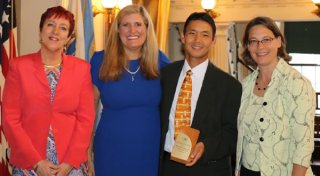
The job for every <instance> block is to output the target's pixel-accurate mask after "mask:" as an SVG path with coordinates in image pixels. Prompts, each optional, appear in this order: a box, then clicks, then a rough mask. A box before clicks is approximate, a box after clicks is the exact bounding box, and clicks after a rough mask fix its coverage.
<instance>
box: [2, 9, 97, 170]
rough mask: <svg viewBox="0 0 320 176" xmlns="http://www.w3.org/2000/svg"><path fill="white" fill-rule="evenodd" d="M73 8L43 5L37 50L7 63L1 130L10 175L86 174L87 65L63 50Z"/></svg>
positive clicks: (90, 118)
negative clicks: (7, 145)
mask: <svg viewBox="0 0 320 176" xmlns="http://www.w3.org/2000/svg"><path fill="white" fill-rule="evenodd" d="M73 29H74V19H73V15H72V13H70V12H69V11H67V10H65V9H64V8H63V7H61V6H57V7H52V8H49V9H47V11H46V12H45V13H43V14H42V16H41V21H40V44H41V48H40V50H39V51H38V52H37V53H32V54H28V55H25V56H21V57H18V58H15V59H13V60H12V62H11V63H10V68H9V73H8V76H7V79H6V83H5V87H4V96H3V129H4V132H5V136H6V138H7V140H8V142H9V146H10V148H11V154H10V162H11V164H12V165H13V166H14V167H13V175H19V176H20V175H22V176H24V175H26V176H27V175H59V176H60V175H77V176H78V175H80V176H81V175H86V166H85V163H86V161H87V149H88V146H89V141H90V136H91V132H92V128H93V123H94V103H93V88H92V83H91V77H90V66H89V64H88V63H86V62H85V61H83V60H81V59H78V58H76V57H73V56H67V55H65V54H64V53H63V47H64V46H65V45H66V43H67V42H68V40H69V39H70V37H71V34H72V32H73Z"/></svg>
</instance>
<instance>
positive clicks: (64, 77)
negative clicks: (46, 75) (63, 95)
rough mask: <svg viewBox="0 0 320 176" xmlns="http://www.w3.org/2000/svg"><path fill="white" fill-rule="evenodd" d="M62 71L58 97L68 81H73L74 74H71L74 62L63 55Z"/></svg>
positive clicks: (57, 91)
mask: <svg viewBox="0 0 320 176" xmlns="http://www.w3.org/2000/svg"><path fill="white" fill-rule="evenodd" d="M62 59H63V63H62V69H61V73H60V77H59V81H58V85H57V89H56V95H59V92H60V91H61V90H62V89H63V86H64V85H65V82H66V81H70V80H72V74H70V70H72V62H71V60H70V59H68V56H67V55H65V54H63V53H62Z"/></svg>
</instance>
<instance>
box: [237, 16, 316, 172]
mask: <svg viewBox="0 0 320 176" xmlns="http://www.w3.org/2000/svg"><path fill="white" fill-rule="evenodd" d="M243 46H244V52H243V54H242V56H243V59H244V60H245V61H246V62H247V63H248V64H249V65H251V66H253V67H256V70H255V71H253V72H252V73H251V74H250V75H249V76H248V77H247V78H245V79H244V81H243V84H242V86H243V94H242V98H241V106H240V111H239V117H238V118H239V119H238V144H237V160H236V174H237V175H241V176H243V175H245V176H251V175H252V176H255V175H257V176H258V175H261V176H312V175H313V174H312V171H311V168H310V160H311V154H312V152H313V148H314V141H313V135H314V113H315V92H314V90H313V88H312V86H311V84H310V82H309V80H308V79H307V78H305V77H304V76H302V75H301V74H300V73H299V72H298V71H296V70H295V69H294V68H292V67H291V66H290V65H288V63H287V62H288V61H290V59H291V58H290V56H289V55H288V54H287V52H286V50H285V49H286V45H285V39H284V37H283V35H282V34H281V32H280V30H279V28H278V27H277V25H276V24H275V23H274V21H273V20H272V19H270V18H268V17H256V18H254V19H252V20H251V21H250V22H249V23H248V25H247V27H246V30H245V34H244V37H243Z"/></svg>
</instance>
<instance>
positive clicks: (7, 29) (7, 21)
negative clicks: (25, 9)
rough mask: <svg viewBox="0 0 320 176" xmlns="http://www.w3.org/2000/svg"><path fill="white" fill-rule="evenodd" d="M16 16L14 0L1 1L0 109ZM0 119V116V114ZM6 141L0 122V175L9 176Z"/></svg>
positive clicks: (14, 43)
mask: <svg viewBox="0 0 320 176" xmlns="http://www.w3.org/2000/svg"><path fill="white" fill-rule="evenodd" d="M15 18H16V14H15V6H14V0H1V2H0V42H1V43H0V44H1V49H0V64H1V67H0V69H1V70H2V74H1V72H0V109H1V97H2V96H1V95H2V89H3V85H4V81H5V77H6V76H7V72H8V68H9V61H10V59H13V58H14V57H15V56H16V40H15V38H14V37H15V36H17V35H16V30H17V25H16V19H15ZM0 118H1V114H0ZM7 148H8V144H7V141H6V139H5V137H4V134H3V131H2V128H1V121H0V175H1V176H10V172H9V170H10V169H9V163H8V162H7V160H6V150H7Z"/></svg>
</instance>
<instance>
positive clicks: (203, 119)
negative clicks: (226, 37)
mask: <svg viewBox="0 0 320 176" xmlns="http://www.w3.org/2000/svg"><path fill="white" fill-rule="evenodd" d="M183 64H184V61H177V62H174V63H172V64H170V65H168V66H167V67H165V68H164V69H163V70H162V72H161V74H162V78H161V79H162V91H163V92H162V103H161V128H162V129H161V135H162V136H161V155H160V159H161V161H160V174H161V169H162V164H161V163H162V161H163V158H164V157H163V155H164V150H163V149H164V143H165V138H166V133H167V131H168V123H169V114H170V108H171V106H172V101H173V98H174V94H175V90H176V86H177V82H178V79H179V75H180V72H181V70H182V67H183ZM241 92H242V88H241V84H240V83H239V82H238V81H237V80H236V79H234V78H233V77H231V76H230V75H228V74H227V73H225V72H223V71H222V70H220V69H218V68H217V67H215V66H214V65H213V64H212V63H209V65H208V68H207V71H206V73H205V77H204V80H203V85H202V88H201V91H200V94H199V98H198V102H197V105H196V110H195V113H194V117H193V122H192V124H191V127H192V128H195V129H198V130H200V136H199V139H198V142H203V143H204V145H205V152H204V154H203V156H202V157H201V159H200V160H199V161H198V162H197V163H196V164H195V165H194V166H192V167H191V168H190V167H186V169H188V170H189V172H188V173H190V175H195V174H196V175H200V176H206V175H212V174H213V173H214V175H215V176H220V175H221V176H227V175H230V173H231V165H230V155H231V154H233V153H235V151H236V145H237V115H238V110H239V106H240V98H241Z"/></svg>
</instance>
